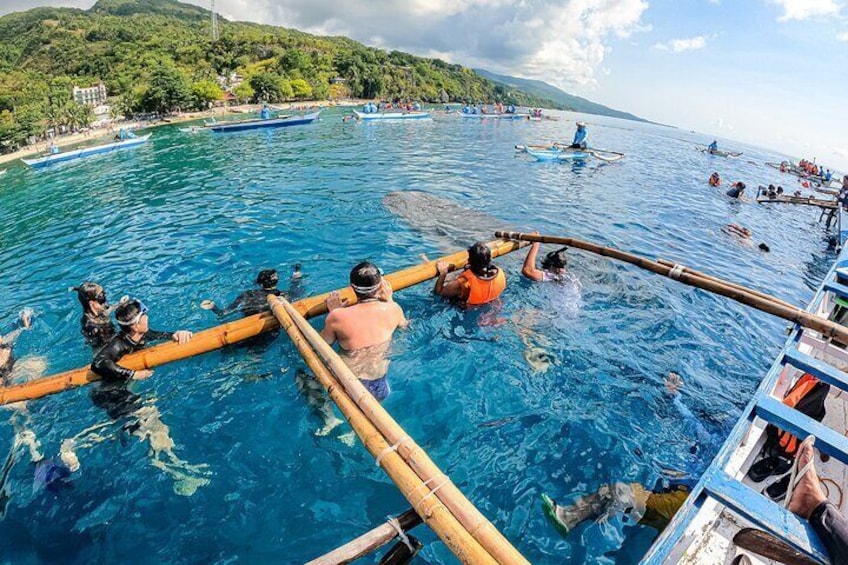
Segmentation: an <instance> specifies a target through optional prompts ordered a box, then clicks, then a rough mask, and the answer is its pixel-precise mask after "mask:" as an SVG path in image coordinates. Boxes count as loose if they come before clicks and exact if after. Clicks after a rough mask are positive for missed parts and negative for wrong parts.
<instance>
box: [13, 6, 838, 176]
mask: <svg viewBox="0 0 848 565" xmlns="http://www.w3.org/2000/svg"><path fill="white" fill-rule="evenodd" d="M189 2H190V3H192V4H197V5H200V6H204V7H207V8H208V7H209V6H210V2H209V1H208V0H189ZM93 3H94V0H35V1H32V0H0V14H2V13H7V12H10V11H15V10H21V9H27V8H30V7H33V6H36V5H48V4H50V5H64V6H76V7H80V8H87V7H89V6H91V5H92V4H93ZM216 5H217V11H218V12H219V13H221V14H222V15H223V16H225V17H226V18H228V19H247V20H250V21H256V22H261V23H267V24H273V25H283V26H287V27H294V28H297V29H302V30H305V31H310V32H313V33H318V34H334V35H346V36H349V37H352V38H354V39H357V40H359V41H362V42H364V43H366V44H369V45H374V46H377V47H383V48H387V49H400V50H404V51H409V52H411V53H415V54H418V55H425V56H437V57H441V58H443V59H446V60H449V61H451V62H455V63H460V64H464V65H467V66H472V67H482V68H486V69H489V70H492V71H496V72H501V73H507V74H512V75H515V76H522V77H527V78H537V79H541V80H545V81H547V82H550V83H551V84H554V85H556V86H558V87H560V88H562V89H563V90H566V91H567V92H571V93H574V94H578V95H581V96H584V97H586V98H589V99H591V100H595V101H597V102H600V103H603V104H607V105H609V106H612V107H614V108H617V109H621V110H625V111H629V112H632V113H634V114H637V115H640V116H643V117H645V118H648V119H651V120H654V121H658V122H662V123H666V124H671V125H676V126H678V127H681V128H683V129H686V130H690V129H691V130H695V131H698V132H703V133H704V134H705V135H708V136H719V137H725V138H731V139H738V140H740V141H745V142H749V143H754V144H757V145H761V146H764V147H767V148H772V149H775V150H777V151H780V152H783V153H787V154H790V155H793V156H796V157H808V158H813V157H816V158H818V160H819V162H823V163H826V164H828V165H833V166H835V167H837V168H838V169H840V170H843V171H848V112H846V110H845V107H844V106H845V104H844V102H843V99H844V98H845V93H846V92H848V73H846V71H848V65H847V64H846V63H848V60H846V59H848V0H741V1H740V0H733V1H731V0H676V1H672V0H344V1H341V0H216Z"/></svg>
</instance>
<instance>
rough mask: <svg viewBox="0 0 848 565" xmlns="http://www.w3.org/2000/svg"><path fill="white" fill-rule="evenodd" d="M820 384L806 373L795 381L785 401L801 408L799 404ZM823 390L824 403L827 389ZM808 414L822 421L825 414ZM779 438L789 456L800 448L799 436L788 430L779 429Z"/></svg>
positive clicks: (788, 404)
mask: <svg viewBox="0 0 848 565" xmlns="http://www.w3.org/2000/svg"><path fill="white" fill-rule="evenodd" d="M819 384H821V381H819V380H818V379H817V378H815V377H814V376H813V375H811V374H809V373H804V374H803V375H802V376H801V378H800V379H798V382H796V383H795V386H793V387H792V388H791V389H790V391H789V392H788V393H787V395H786V396H785V397H784V398H783V403H784V404H786V405H787V406H790V407H792V408H796V409H798V408H799V406H798V404H799V403H800V402H801V401H802V400H804V399H805V398H806V397H807V396H808V395H809V394H810V393H811V392H813V390H814V389H815V388H816V387H817V386H818V385H819ZM827 388H828V390H829V389H830V387H827ZM822 392H823V394H824V397H822V403H823V400H824V398H826V397H827V391H822ZM816 412H818V411H816ZM822 412H823V410H822ZM808 415H809V416H811V417H813V418H815V419H817V420H819V421H821V420H822V419H823V414H822V415H821V417H819V414H817V413H816V414H808ZM777 439H778V442H779V445H780V447H781V448H782V449H783V451H784V453H786V455H789V456H792V455H795V452H796V451H797V450H798V446H799V445H800V442H799V441H798V438H796V437H795V436H793V435H792V434H790V433H789V432H786V431H784V430H778V433H777Z"/></svg>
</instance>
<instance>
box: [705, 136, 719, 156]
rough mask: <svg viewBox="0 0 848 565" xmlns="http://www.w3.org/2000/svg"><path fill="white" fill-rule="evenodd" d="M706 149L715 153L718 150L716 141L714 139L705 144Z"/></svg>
mask: <svg viewBox="0 0 848 565" xmlns="http://www.w3.org/2000/svg"><path fill="white" fill-rule="evenodd" d="M707 151H709V152H710V153H716V152H717V151H718V141H716V140H715V139H714V140H713V142H712V143H710V144H709V145H707Z"/></svg>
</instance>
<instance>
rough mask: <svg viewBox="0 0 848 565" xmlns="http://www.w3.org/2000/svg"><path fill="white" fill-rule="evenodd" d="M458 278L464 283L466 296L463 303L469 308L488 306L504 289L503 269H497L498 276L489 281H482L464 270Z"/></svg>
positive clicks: (504, 277)
mask: <svg viewBox="0 0 848 565" xmlns="http://www.w3.org/2000/svg"><path fill="white" fill-rule="evenodd" d="M460 278H461V279H462V280H463V281H464V282H465V288H466V290H467V292H468V296H467V297H466V299H465V303H466V304H468V305H469V306H479V305H481V304H488V303H489V302H491V301H493V300H495V299H496V298H497V297H498V296H500V295H501V293H502V292H503V291H504V288H506V275H505V274H504V272H503V269H500V268H499V269H498V274H496V275H495V276H494V277H492V278H490V279H483V278H480V277H478V276H477V275H475V274H474V273H472V272H471V271H470V270H466V271H465V272H464V273H462V275H460Z"/></svg>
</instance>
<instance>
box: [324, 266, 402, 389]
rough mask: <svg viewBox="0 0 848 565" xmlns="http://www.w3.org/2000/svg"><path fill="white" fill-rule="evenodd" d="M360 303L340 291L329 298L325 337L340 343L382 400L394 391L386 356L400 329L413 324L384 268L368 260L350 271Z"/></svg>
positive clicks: (368, 386) (348, 359)
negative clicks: (389, 377) (393, 338)
mask: <svg viewBox="0 0 848 565" xmlns="http://www.w3.org/2000/svg"><path fill="white" fill-rule="evenodd" d="M350 287H351V289H353V293H354V295H355V296H356V303H355V304H353V305H349V304H348V301H346V300H342V298H341V295H340V294H339V293H338V292H331V293H330V295H329V297H328V298H327V310H329V314H327V319H326V320H325V321H324V328H323V329H322V330H321V336H322V337H323V338H324V340H325V341H326V342H327V343H328V344H330V345H333V344H334V343H338V344H339V348H340V349H341V353H340V356H341V358H342V359H343V360H344V362H345V363H346V364H347V366H348V367H350V369H351V370H352V371H353V372H354V373H355V374H356V376H357V377H359V380H360V381H361V382H362V384H363V385H365V388H366V389H368V391H369V392H370V393H371V394H373V395H374V398H376V399H377V400H379V401H380V402H382V401H383V400H385V398H386V397H387V396H389V394H390V393H391V389H390V387H389V382H388V380H387V378H386V374H387V373H388V370H389V361H388V360H387V359H386V355H387V354H388V352H389V347H390V346H391V343H392V336H393V335H394V332H395V330H396V329H398V328H405V327H407V326H408V325H409V321H408V320H407V319H406V315H405V314H404V313H403V309H402V308H401V307H400V305H398V304H397V303H396V302H395V301H394V300H393V298H392V285H391V284H389V282H388V281H386V280H385V279H384V278H383V274H382V272H381V271H380V269H379V268H378V267H377V266H376V265H374V264H373V263H370V262H368V261H365V262H363V263H360V264H358V265H356V266H355V267H354V268H353V269H352V270H351V271H350Z"/></svg>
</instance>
